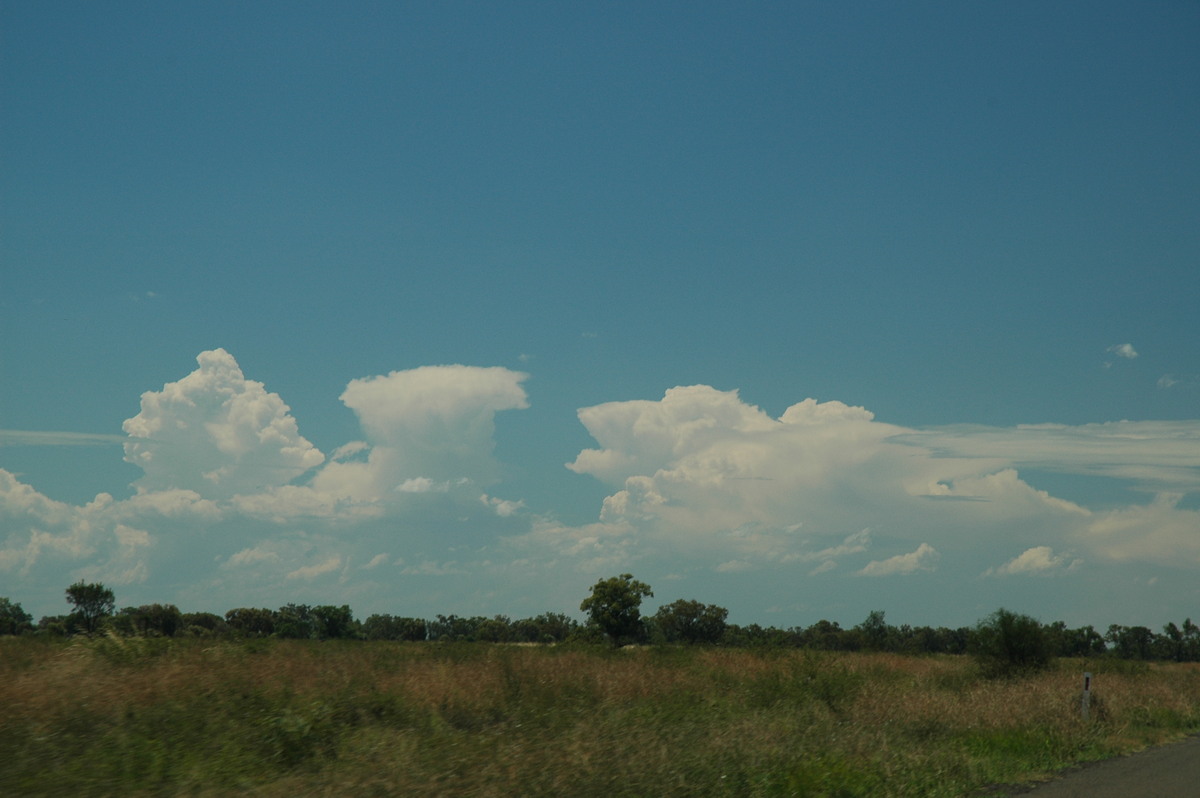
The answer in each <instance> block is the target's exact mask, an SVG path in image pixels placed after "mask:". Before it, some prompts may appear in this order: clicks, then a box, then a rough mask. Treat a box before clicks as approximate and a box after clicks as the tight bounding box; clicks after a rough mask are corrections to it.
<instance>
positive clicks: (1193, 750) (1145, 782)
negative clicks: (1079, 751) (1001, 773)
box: [1009, 737, 1200, 798]
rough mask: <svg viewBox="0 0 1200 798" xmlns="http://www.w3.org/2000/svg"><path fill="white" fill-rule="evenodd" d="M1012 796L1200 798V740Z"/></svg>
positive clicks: (1088, 768) (1086, 768) (1077, 771)
mask: <svg viewBox="0 0 1200 798" xmlns="http://www.w3.org/2000/svg"><path fill="white" fill-rule="evenodd" d="M1009 795H1029V796H1033V798H1200V737H1189V738H1188V739H1186V740H1184V741H1182V742H1178V743H1172V744H1170V745H1162V746H1158V747H1157V748H1149V749H1147V750H1145V751H1141V752H1139V753H1136V754H1130V755H1129V756H1122V757H1118V758H1116V759H1106V760H1104V761H1102V762H1095V763H1092V764H1089V765H1083V766H1081V767H1078V768H1072V769H1071V770H1068V771H1066V772H1064V773H1062V774H1061V775H1060V776H1059V777H1058V778H1057V779H1055V780H1054V781H1050V782H1046V783H1045V784H1039V785H1037V786H1036V787H1034V788H1033V789H1031V790H1016V791H1014V792H1010V793H1009Z"/></svg>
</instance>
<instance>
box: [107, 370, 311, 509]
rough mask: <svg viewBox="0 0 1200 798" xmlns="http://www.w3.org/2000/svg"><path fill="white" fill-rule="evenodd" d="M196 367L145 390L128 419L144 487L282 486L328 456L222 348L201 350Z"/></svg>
mask: <svg viewBox="0 0 1200 798" xmlns="http://www.w3.org/2000/svg"><path fill="white" fill-rule="evenodd" d="M196 362H197V363H198V364H199V368H197V369H196V370H195V371H193V372H192V373H191V374H189V375H187V376H186V377H184V378H183V379H181V380H178V381H176V382H169V383H167V384H166V385H164V386H163V388H162V390H161V391H147V392H146V393H144V394H142V407H141V412H140V413H138V414H137V415H136V416H134V417H133V418H130V419H128V420H126V421H125V423H124V425H123V428H124V430H125V432H126V433H128V434H129V440H128V441H126V443H125V459H126V460H127V461H128V462H130V463H133V464H134V465H136V466H138V467H139V468H141V469H142V471H143V472H144V476H143V477H142V478H141V479H139V480H137V481H136V482H135V483H134V486H135V487H136V488H137V489H138V490H139V491H140V492H150V491H158V490H163V489H167V488H184V489H189V490H194V491H196V492H197V493H199V494H200V495H202V496H206V497H209V498H220V499H225V498H229V497H232V496H234V495H237V494H251V493H258V492H261V491H263V490H264V489H267V488H270V487H274V486H278V485H285V484H287V483H288V482H290V481H291V480H292V479H294V478H295V477H297V476H299V475H300V474H303V473H304V472H306V471H308V470H310V469H312V468H315V467H316V466H318V465H320V464H321V463H322V462H323V461H324V460H325V457H324V455H322V454H321V452H320V451H318V450H317V449H316V447H314V446H313V445H312V444H311V443H309V442H308V441H307V440H306V439H305V438H304V437H302V436H301V435H300V433H299V431H298V429H297V426H296V420H295V419H294V418H292V415H291V411H290V408H289V407H288V406H287V405H286V404H284V402H283V400H282V399H281V398H280V397H279V394H276V393H270V392H268V391H267V390H266V388H265V387H264V385H263V384H262V383H261V382H256V381H254V380H248V379H246V378H245V376H244V375H243V374H242V370H241V368H240V367H239V366H238V364H237V361H236V360H234V359H233V356H232V355H230V354H229V353H228V352H226V351H225V350H224V349H213V350H210V351H207V352H201V353H200V355H199V356H198V357H197V358H196Z"/></svg>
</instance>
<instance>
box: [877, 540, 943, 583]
mask: <svg viewBox="0 0 1200 798" xmlns="http://www.w3.org/2000/svg"><path fill="white" fill-rule="evenodd" d="M940 558H941V555H939V554H938V552H937V550H936V549H934V548H933V546H930V545H929V544H928V543H922V544H921V545H920V546H918V547H917V549H916V551H911V552H909V553H908V554H897V555H896V556H895V557H888V558H887V559H886V560H873V561H871V562H869V563H867V564H866V566H864V567H863V569H862V570H861V571H859V572H858V573H859V575H861V576H894V575H896V574H914V573H916V572H918V571H932V570H934V569H936V568H937V563H938V560H939V559H940Z"/></svg>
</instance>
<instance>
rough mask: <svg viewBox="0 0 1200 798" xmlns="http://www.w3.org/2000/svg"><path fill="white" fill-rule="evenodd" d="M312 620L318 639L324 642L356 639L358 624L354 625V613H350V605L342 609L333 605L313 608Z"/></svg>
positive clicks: (344, 605)
mask: <svg viewBox="0 0 1200 798" xmlns="http://www.w3.org/2000/svg"><path fill="white" fill-rule="evenodd" d="M312 619H313V625H314V626H315V627H316V632H317V637H319V638H321V639H322V640H326V639H329V638H343V637H354V633H355V631H356V624H355V623H354V613H353V612H351V611H350V605H349V604H343V605H342V606H340V607H335V606H333V605H332V604H323V605H321V606H319V607H313V608H312Z"/></svg>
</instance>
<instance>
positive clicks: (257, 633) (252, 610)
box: [225, 607, 275, 637]
mask: <svg viewBox="0 0 1200 798" xmlns="http://www.w3.org/2000/svg"><path fill="white" fill-rule="evenodd" d="M225 623H227V624H229V628H230V629H232V630H234V632H236V633H238V634H240V635H244V636H246V637H266V636H268V635H270V634H272V633H273V632H274V631H275V613H274V612H273V611H271V610H268V609H266V608H265V607H238V608H237V609H232V610H230V611H229V612H227V613H225Z"/></svg>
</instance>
